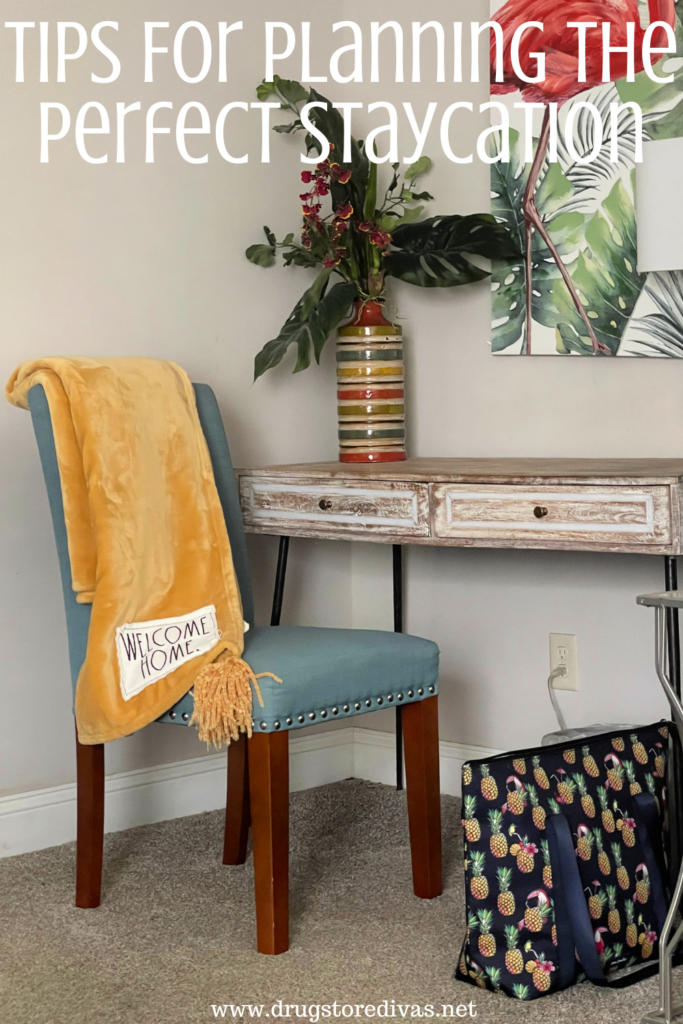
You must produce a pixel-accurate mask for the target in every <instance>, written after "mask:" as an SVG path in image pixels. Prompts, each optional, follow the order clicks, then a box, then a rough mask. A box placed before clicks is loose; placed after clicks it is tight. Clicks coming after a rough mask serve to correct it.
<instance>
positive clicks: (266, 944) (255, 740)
mask: <svg viewBox="0 0 683 1024" xmlns="http://www.w3.org/2000/svg"><path fill="white" fill-rule="evenodd" d="M249 790H250V795H251V815H252V819H251V828H252V841H253V845H254V888H255V891H256V945H257V949H258V951H259V953H270V954H276V953H285V952H286V951H287V950H288V949H289V733H288V732H271V733H259V734H258V735H254V736H252V737H251V739H250V740H249Z"/></svg>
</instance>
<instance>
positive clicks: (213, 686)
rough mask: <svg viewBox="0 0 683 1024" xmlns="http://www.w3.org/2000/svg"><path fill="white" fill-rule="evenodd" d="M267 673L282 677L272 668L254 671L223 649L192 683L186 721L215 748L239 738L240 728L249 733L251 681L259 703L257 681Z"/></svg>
mask: <svg viewBox="0 0 683 1024" xmlns="http://www.w3.org/2000/svg"><path fill="white" fill-rule="evenodd" d="M263 676H269V677H270V678H271V679H274V680H275V681H276V682H277V683H281V682H282V680H281V679H280V678H279V677H278V676H276V675H273V673H272V672H259V673H258V674H255V673H254V672H253V670H252V669H251V667H250V666H249V665H248V664H247V663H246V661H243V660H242V658H240V657H237V656H236V655H233V654H230V653H229V652H228V651H225V652H224V653H223V654H222V655H221V656H220V657H219V658H217V659H216V660H215V661H214V662H212V663H211V664H210V665H205V666H204V668H203V669H202V670H201V672H200V673H199V675H198V676H197V678H196V680H195V684H194V712H193V714H192V718H191V719H190V725H195V724H196V725H197V728H198V732H199V738H200V740H203V742H205V743H206V744H207V745H208V746H214V747H215V748H216V749H217V750H220V748H221V747H222V746H223V744H224V743H225V744H228V743H230V741H231V740H236V739H238V738H239V734H240V733H241V732H244V733H246V734H247V736H251V732H252V729H251V714H252V708H251V705H252V696H251V685H250V684H251V683H253V684H254V689H255V690H256V696H257V697H258V701H259V704H260V705H261V707H263V706H264V704H263V697H262V696H261V690H260V689H259V685H258V681H257V680H259V679H261V678H262V677H263Z"/></svg>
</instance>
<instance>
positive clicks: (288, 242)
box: [282, 231, 294, 245]
mask: <svg viewBox="0 0 683 1024" xmlns="http://www.w3.org/2000/svg"><path fill="white" fill-rule="evenodd" d="M293 241H294V232H292V231H290V232H289V234H288V235H285V237H284V238H283V239H282V244H283V245H291V244H292V242H293Z"/></svg>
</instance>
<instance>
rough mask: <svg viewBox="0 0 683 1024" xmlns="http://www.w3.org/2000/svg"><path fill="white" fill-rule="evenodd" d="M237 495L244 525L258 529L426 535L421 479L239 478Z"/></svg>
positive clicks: (424, 487)
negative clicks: (293, 480) (414, 481)
mask: <svg viewBox="0 0 683 1024" xmlns="http://www.w3.org/2000/svg"><path fill="white" fill-rule="evenodd" d="M240 499H241V503H242V515H243V517H244V523H245V525H246V526H252V527H255V526H258V527H260V528H261V529H262V532H263V533H267V532H268V527H269V526H270V527H272V528H273V532H277V533H284V532H287V533H291V534H293V535H295V534H297V533H298V534H303V535H311V534H314V533H321V534H334V533H340V534H345V535H348V534H350V533H363V534H366V535H367V534H371V533H380V534H389V535H392V536H401V537H428V536H429V487H428V485H427V484H412V483H405V484H403V483H393V482H384V481H374V480H373V481H368V482H367V483H366V482H365V481H363V482H360V481H359V482H351V481H349V482H344V481H340V480H334V481H330V482H329V485H328V484H327V483H321V482H320V481H310V482H305V481H301V480H299V481H297V482H296V483H283V482H282V480H268V479H267V478H266V477H242V478H241V480H240ZM285 527H286V530H285V529H284V528H285Z"/></svg>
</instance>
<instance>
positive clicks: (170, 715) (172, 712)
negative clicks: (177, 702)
mask: <svg viewBox="0 0 683 1024" xmlns="http://www.w3.org/2000/svg"><path fill="white" fill-rule="evenodd" d="M168 717H169V718H175V717H176V713H175V711H171V712H170V713H169V716H168Z"/></svg>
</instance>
